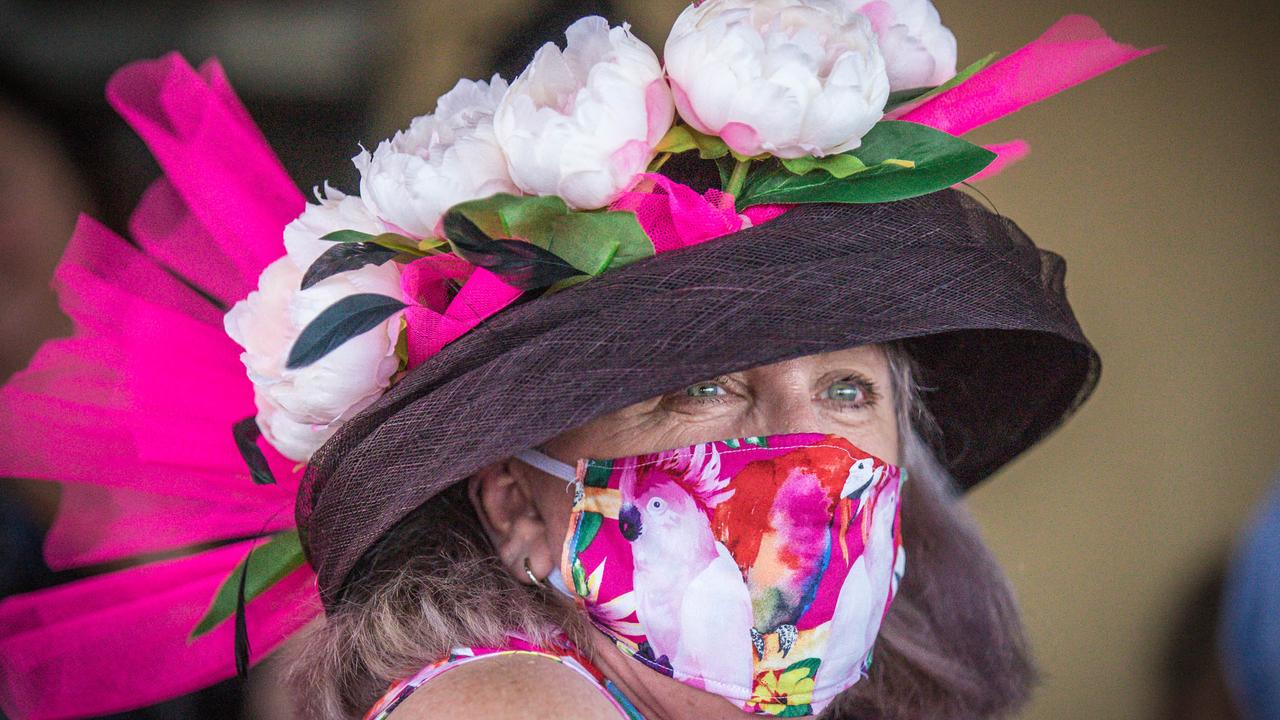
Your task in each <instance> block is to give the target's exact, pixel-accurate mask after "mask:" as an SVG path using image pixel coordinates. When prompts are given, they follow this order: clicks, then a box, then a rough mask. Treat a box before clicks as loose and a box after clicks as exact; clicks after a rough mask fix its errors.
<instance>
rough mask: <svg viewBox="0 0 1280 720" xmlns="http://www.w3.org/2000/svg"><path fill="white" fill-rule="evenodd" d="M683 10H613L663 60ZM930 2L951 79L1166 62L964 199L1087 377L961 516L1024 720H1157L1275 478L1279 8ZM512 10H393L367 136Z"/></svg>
mask: <svg viewBox="0 0 1280 720" xmlns="http://www.w3.org/2000/svg"><path fill="white" fill-rule="evenodd" d="M684 4H685V3H683V2H680V1H678V0H651V1H650V2H639V1H638V0H631V1H630V2H627V3H618V6H619V7H620V8H622V13H623V14H624V15H625V16H627V17H629V19H630V21H631V22H632V24H633V26H634V29H635V30H636V32H637V34H639V35H641V36H642V37H644V38H645V39H646V40H648V41H649V42H650V43H651V44H653V45H655V47H660V45H661V42H662V40H663V38H664V35H665V30H666V28H668V27H669V26H670V23H671V21H672V20H673V19H674V17H675V15H676V14H677V13H678V11H679V9H680V8H682V7H683V5H684ZM935 4H936V5H937V7H938V9H939V12H940V13H941V15H942V18H943V21H944V22H945V23H946V24H947V25H948V26H950V27H951V28H952V30H953V31H954V32H955V34H956V36H957V38H958V39H959V43H960V64H961V65H964V64H967V63H968V62H971V61H973V60H975V59H977V58H978V57H980V56H982V55H983V54H985V53H987V52H989V51H991V50H999V51H1002V52H1009V51H1011V50H1013V49H1016V48H1017V47H1019V46H1020V45H1021V44H1023V43H1025V42H1027V41H1029V40H1031V39H1032V38H1034V37H1036V36H1037V35H1039V34H1040V32H1041V31H1043V30H1044V29H1045V28H1047V27H1048V26H1049V25H1050V24H1051V23H1052V22H1053V21H1054V20H1056V19H1057V18H1059V17H1061V16H1062V15H1064V14H1068V13H1073V12H1075V13H1085V14H1089V15H1092V16H1093V17H1095V18H1097V19H1098V20H1099V21H1100V22H1101V23H1102V25H1103V27H1105V28H1107V29H1108V30H1109V31H1110V32H1111V34H1112V36H1113V37H1115V38H1117V39H1119V40H1121V41H1124V42H1129V43H1132V44H1135V45H1139V46H1151V45H1159V44H1163V45H1167V48H1166V49H1165V50H1164V51H1163V52H1161V53H1158V54H1156V55H1153V56H1150V57H1147V58H1144V59H1142V60H1139V61H1137V62H1136V63H1135V64H1133V65H1131V66H1126V67H1123V68H1120V69H1119V70H1117V71H1114V72H1113V73H1111V74H1108V75H1105V76H1103V77H1101V78H1099V79H1096V80H1094V81H1093V82H1091V83H1088V84H1086V85H1084V86H1082V87H1079V88H1075V89H1073V90H1070V91H1068V92H1066V93H1064V94H1063V95H1059V96H1057V97H1055V98H1052V99H1050V100H1048V101H1046V102H1044V103H1041V104H1040V105H1037V106H1034V107H1032V108H1029V109H1027V110H1024V111H1022V112H1021V113H1019V114H1017V115H1014V116H1012V117H1009V118H1006V119H1004V120H1002V121H1000V122H998V123H995V124H994V125H992V126H989V127H986V128H982V129H979V130H978V131H975V133H974V134H973V138H974V139H976V140H979V141H984V142H995V141H1000V140H1006V139H1010V138H1025V139H1026V140H1028V141H1030V143H1031V145H1032V155H1031V156H1030V158H1028V159H1027V160H1026V161H1024V162H1023V163H1022V164H1020V165H1018V166H1015V167H1014V168H1012V169H1010V170H1009V171H1007V172H1006V173H1005V174H1004V175H1002V176H1001V177H998V178H994V179H992V180H989V181H986V182H984V183H982V184H981V189H982V190H983V192H985V193H986V194H987V195H988V197H990V199H991V200H992V201H993V202H994V203H995V205H996V206H997V207H998V208H999V209H1000V210H1001V211H1002V212H1004V213H1005V214H1007V215H1009V216H1010V217H1012V218H1014V219H1015V220H1017V221H1018V222H1019V224H1020V225H1021V226H1022V227H1023V229H1025V230H1026V231H1027V232H1028V233H1029V234H1030V235H1031V237H1032V238H1034V239H1035V240H1036V241H1037V243H1039V244H1040V245H1042V246H1044V247H1048V248H1050V249H1053V250H1056V251H1058V252H1060V253H1061V254H1063V255H1064V256H1066V258H1067V260H1068V268H1069V271H1068V274H1067V285H1068V289H1069V292H1070V297H1071V298H1072V301H1073V303H1074V304H1075V307H1076V311H1077V313H1078V315H1079V317H1080V319H1081V321H1082V323H1083V325H1084V327H1085V329H1086V331H1087V332H1088V334H1089V337H1090V338H1091V339H1092V340H1093V342H1094V343H1095V344H1096V345H1097V347H1098V348H1099V350H1100V352H1101V353H1102V357H1103V366H1104V368H1103V374H1102V383H1101V386H1100V387H1099V389H1098V391H1097V393H1096V394H1095V395H1094V397H1093V399H1092V400H1091V401H1090V402H1089V403H1088V404H1087V405H1086V406H1085V407H1084V408H1083V410H1082V411H1081V413H1080V414H1079V415H1078V416H1077V417H1076V418H1075V419H1074V420H1073V421H1071V422H1070V423H1068V424H1067V425H1066V426H1065V427H1064V428H1062V429H1061V430H1060V431H1059V432H1058V433H1057V434H1056V435H1054V436H1052V437H1051V439H1050V440H1049V441H1047V442H1045V443H1044V444H1042V445H1041V446H1040V447H1039V448H1037V449H1035V450H1034V451H1032V452H1030V453H1028V454H1027V455H1026V456H1025V457H1024V458H1022V459H1020V460H1019V461H1017V462H1015V463H1014V464H1013V465H1012V466H1010V467H1009V468H1007V469H1006V470H1004V471H1003V472H1002V473H1001V474H1000V475H998V476H997V477H996V478H994V479H993V480H991V481H990V482H988V483H987V484H986V485H985V486H983V487H981V488H979V489H978V490H976V491H975V492H974V493H973V494H972V495H971V497H970V504H971V507H972V508H973V510H974V512H975V513H976V515H977V516H978V519H979V521H980V522H981V524H982V526H983V527H984V529H985V533H986V535H987V537H988V539H989V541H990V543H991V545H992V546H993V547H994V550H995V552H996V554H997V555H998V556H999V558H1000V559H1001V561H1002V562H1003V564H1004V566H1005V568H1006V570H1007V572H1008V573H1009V575H1010V577H1011V579H1012V581H1013V583H1014V585H1015V587H1016V589H1017V592H1018V596H1019V598H1020V599H1021V602H1022V605H1023V608H1024V610H1025V613H1026V618H1027V622H1028V624H1029V626H1030V630H1031V634H1032V638H1033V641H1034V642H1035V646H1036V649H1037V653H1038V657H1039V659H1040V661H1041V664H1042V667H1043V670H1044V672H1045V682H1044V684H1043V686H1042V687H1041V688H1040V690H1039V691H1038V693H1037V694H1036V696H1035V699H1034V701H1033V703H1032V705H1031V707H1030V708H1029V709H1028V711H1027V712H1026V713H1025V717H1026V718H1142V717H1155V716H1157V715H1159V714H1160V713H1161V712H1162V703H1163V702H1164V694H1165V693H1166V692H1167V688H1166V685H1167V680H1166V677H1165V675H1164V672H1165V670H1164V665H1165V663H1166V658H1165V655H1166V651H1167V646H1168V645H1169V643H1170V635H1171V634H1173V633H1174V631H1175V627H1176V626H1177V623H1178V622H1179V618H1180V617H1181V616H1182V615H1184V614H1185V612H1186V605H1187V604H1188V603H1190V602H1193V600H1194V599H1193V597H1192V593H1193V591H1194V589H1195V586H1196V585H1197V584H1198V583H1199V582H1200V581H1201V580H1202V578H1203V577H1205V575H1206V574H1207V573H1209V572H1211V571H1212V570H1213V569H1214V568H1215V567H1216V566H1217V565H1219V564H1220V563H1221V562H1222V561H1223V559H1224V558H1225V556H1226V554H1227V552H1228V550H1229V545H1230V541H1231V539H1232V537H1233V535H1234V533H1235V532H1236V531H1237V529H1238V528H1239V526H1240V524H1241V523H1242V522H1243V520H1244V519H1245V517H1246V515H1247V513H1248V512H1249V510H1250V508H1251V507H1252V505H1253V503H1255V502H1256V501H1257V500H1258V499H1259V498H1260V496H1261V494H1262V492H1263V490H1264V487H1265V486H1266V484H1267V481H1268V480H1269V478H1270V477H1271V476H1272V474H1273V473H1274V472H1275V470H1276V469H1277V467H1278V466H1280V291H1277V284H1278V281H1280V217H1278V212H1277V202H1276V199H1277V198H1276V196H1277V186H1278V185H1280V172H1278V171H1277V167H1276V160H1275V153H1274V148H1275V142H1276V140H1277V132H1276V130H1277V127H1278V126H1280V124H1278V123H1277V120H1278V119H1280V118H1278V117H1277V115H1278V113H1277V107H1278V106H1280V100H1278V99H1277V98H1278V97H1280V89H1278V88H1277V87H1276V84H1275V82H1274V80H1273V76H1274V73H1273V65H1274V61H1275V60H1276V57H1275V55H1276V53H1275V49H1274V47H1275V46H1274V43H1275V38H1276V37H1277V36H1278V35H1280V22H1277V20H1278V17H1280V5H1278V4H1276V3H1274V2H1269V3H1266V4H1264V3H1260V2H1255V3H1251V4H1250V3H1242V2H1230V1H1229V0H1228V1H1227V2H1223V3H1190V2H1173V3H1170V2H1155V1H1144V2H1126V3H1116V2H1103V1H1102V0H1078V1H1077V2H1072V3H1068V2H1065V1H1064V0H1036V1H1035V2H1026V1H1025V0H1022V1H1016V2H1015V1H1005V2H976V3H975V2H968V3H962V2H958V1H957V0H935ZM477 5H480V4H477ZM529 7H530V4H529V3H518V2H511V1H510V0H502V1H495V2H488V3H484V4H482V6H479V7H465V6H459V5H456V4H454V3H445V2H427V3H422V2H415V3H405V4H403V6H402V8H401V10H400V12H401V14H402V15H403V18H404V21H403V23H402V24H401V25H400V27H402V28H403V32H404V33H405V36H404V37H405V40H406V41H407V42H404V43H402V44H401V46H400V47H401V52H400V54H399V57H400V58H401V59H402V60H403V62H402V63H401V65H400V68H399V70H398V71H396V72H395V73H393V74H392V76H391V78H392V80H391V82H390V83H388V84H386V85H384V86H383V94H382V95H381V97H380V99H379V103H378V108H379V112H378V116H377V117H378V120H377V121H376V122H375V128H376V129H377V130H378V131H385V133H389V132H390V131H392V130H394V129H395V128H396V127H398V126H400V125H403V124H405V122H406V121H407V119H408V118H409V117H412V116H413V115H418V114H421V113H424V112H428V111H430V109H431V107H432V105H433V101H434V98H435V97H436V95H438V94H439V93H441V92H443V91H444V90H446V89H448V87H450V86H451V85H452V83H453V82H454V81H455V80H456V79H457V78H458V77H459V76H468V77H480V76H485V75H487V73H488V71H489V68H488V67H486V63H487V62H488V58H489V57H490V54H491V52H492V50H491V49H490V48H491V47H492V43H493V41H494V38H495V32H494V28H495V27H500V26H501V25H502V24H503V23H505V22H507V21H506V20H504V18H507V17H509V16H511V15H519V14H520V13H522V12H524V11H527V8H529ZM442 18H447V19H448V22H446V23H441V22H440V20H441V19H442ZM385 133H384V134H385ZM375 134H377V133H375ZM379 136H380V135H379ZM1278 553H1280V549H1278ZM1204 650H1205V651H1206V652H1207V651H1208V650H1209V648H1207V647H1206V648H1204Z"/></svg>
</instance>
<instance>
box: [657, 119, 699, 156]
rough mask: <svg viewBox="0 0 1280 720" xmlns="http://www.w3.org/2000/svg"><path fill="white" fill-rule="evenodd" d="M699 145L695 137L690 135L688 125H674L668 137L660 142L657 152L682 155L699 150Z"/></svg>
mask: <svg viewBox="0 0 1280 720" xmlns="http://www.w3.org/2000/svg"><path fill="white" fill-rule="evenodd" d="M697 147H698V145H697V143H695V142H694V141H693V135H691V134H689V127H688V126H686V125H672V126H671V129H670V130H668V131H667V134H666V135H663V136H662V139H661V140H659V141H658V145H657V147H655V148H654V151H655V152H660V153H664V152H669V153H682V152H688V151H689V150H693V149H695V148H697Z"/></svg>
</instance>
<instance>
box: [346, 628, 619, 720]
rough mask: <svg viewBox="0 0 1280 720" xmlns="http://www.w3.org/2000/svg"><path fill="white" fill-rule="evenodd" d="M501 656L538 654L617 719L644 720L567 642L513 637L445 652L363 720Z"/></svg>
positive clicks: (379, 717) (379, 718) (380, 718)
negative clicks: (591, 689)
mask: <svg viewBox="0 0 1280 720" xmlns="http://www.w3.org/2000/svg"><path fill="white" fill-rule="evenodd" d="M503 655H538V656H542V657H545V658H550V659H552V660H555V661H557V662H559V663H561V664H563V665H566V666H568V667H570V668H573V670H574V671H576V672H577V673H578V674H580V675H582V676H583V677H585V678H587V679H588V680H590V681H591V684H592V685H593V686H595V687H596V688H598V689H599V690H600V692H601V693H602V694H604V696H605V697H607V698H608V699H609V702H610V703H611V704H612V705H613V706H614V708H615V709H616V710H617V711H618V714H619V715H620V716H621V717H625V718H627V720H644V717H643V716H642V715H640V713H639V712H638V711H637V710H636V709H635V706H634V705H632V704H631V702H630V701H629V700H627V698H626V697H625V696H624V695H623V694H622V692H621V691H620V690H619V689H618V688H617V686H616V685H614V684H613V682H612V681H610V680H609V679H608V678H605V677H604V674H603V673H601V672H600V671H599V670H597V669H596V668H595V666H593V665H591V664H590V662H588V661H587V659H586V658H585V657H583V656H582V655H581V654H579V653H577V652H575V651H574V649H573V648H572V646H570V645H568V643H567V642H566V643H565V647H564V648H559V649H545V648H540V647H537V646H536V645H533V644H532V643H530V642H528V641H526V640H524V639H523V638H520V637H516V636H511V637H508V638H507V647H503V648H487V647H475V648H455V649H454V650H453V651H452V652H450V653H449V657H447V658H444V659H442V660H437V661H435V662H433V663H431V664H429V665H427V666H425V667H423V668H422V669H421V670H419V671H418V672H417V673H415V674H414V675H412V676H410V677H407V678H404V679H403V680H398V681H396V682H394V683H392V684H391V687H389V688H388V689H387V691H386V692H385V693H383V695H382V697H381V698H379V699H378V701H377V702H375V703H374V704H373V707H371V708H369V711H368V712H367V713H365V715H364V720H386V718H387V716H388V715H390V714H391V711H393V710H395V709H396V708H397V707H398V706H399V705H400V703H402V702H404V700H405V698H407V697H409V695H411V694H412V693H413V691H414V690H417V689H418V688H419V687H421V686H422V685H424V684H426V683H427V681H429V680H431V679H433V678H435V677H438V676H440V675H442V674H444V673H446V672H448V671H450V670H453V669H454V668H459V667H462V666H463V665H466V664H468V663H472V662H476V661H477V660H483V659H485V658H491V657H499V656H503Z"/></svg>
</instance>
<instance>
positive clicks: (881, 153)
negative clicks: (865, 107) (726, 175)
mask: <svg viewBox="0 0 1280 720" xmlns="http://www.w3.org/2000/svg"><path fill="white" fill-rule="evenodd" d="M852 152H853V155H855V156H856V157H857V158H858V159H859V160H861V161H862V162H863V163H864V164H866V165H867V169H866V170H863V171H861V172H858V173H855V174H853V175H850V176H848V177H845V178H836V177H832V176H831V175H828V174H827V173H807V174H805V175H796V174H794V173H792V172H790V171H788V170H787V169H786V168H785V167H783V165H782V164H781V163H780V162H776V161H773V162H769V163H765V164H764V165H763V166H761V167H760V168H758V169H756V170H755V171H754V172H753V173H751V176H750V177H748V178H747V183H746V186H745V187H744V188H743V190H742V193H741V194H740V195H739V197H738V202H737V206H738V209H739V210H741V209H743V208H748V207H751V206H753V205H763V204H766V203H817V202H835V203H874V202H891V201H894V200H904V199H906V198H912V197H916V196H918V195H924V194H927V193H931V192H935V191H938V190H942V189H944V188H948V187H951V186H952V185H955V184H956V183H958V182H962V181H964V180H967V179H969V178H970V177H973V176H974V175H975V174H977V173H978V172H979V171H981V170H982V169H983V168H985V167H986V166H987V165H989V164H990V163H991V161H992V160H994V159H995V157H996V155H995V153H993V152H991V151H989V150H986V149H984V148H981V147H979V146H977V145H974V144H973V143H970V142H968V141H966V140H962V139H960V138H958V137H955V136H954V135H949V134H947V133H945V132H942V131H940V130H935V129H933V128H930V127H926V126H924V125H920V124H918V123H911V122H902V121H899V120H885V121H882V122H879V123H877V124H876V125H875V127H873V128H871V131H870V132H869V133H867V134H866V136H865V137H863V138H862V146H861V147H859V148H858V149H856V150H854V151H852Z"/></svg>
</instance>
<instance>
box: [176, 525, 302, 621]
mask: <svg viewBox="0 0 1280 720" xmlns="http://www.w3.org/2000/svg"><path fill="white" fill-rule="evenodd" d="M246 557H249V556H246ZM251 558H252V559H251V560H250V562H249V574H248V575H247V576H246V577H245V593H244V597H245V601H246V602H247V601H249V600H253V599H254V598H256V597H258V596H259V595H261V594H262V593H263V592H265V591H266V590H267V588H269V587H271V586H272V585H275V584H276V583H278V582H280V581H281V580H283V579H284V577H285V576H286V575H288V574H289V573H291V572H293V571H294V570H296V569H297V568H298V567H299V566H300V565H302V563H303V561H304V558H303V555H302V544H301V543H300V542H299V541H298V531H297V530H290V531H288V532H282V533H277V534H276V535H274V536H272V537H271V539H270V540H268V541H267V542H265V543H262V544H261V545H258V546H256V547H254V548H253V550H252V551H251ZM244 564H245V561H244V560H241V561H240V562H239V563H238V564H237V565H236V567H235V569H234V570H232V571H231V574H230V575H228V576H227V578H226V579H225V580H223V581H222V584H221V585H219V586H218V590H217V592H215V593H214V595H213V600H212V601H211V602H210V603H209V608H208V609H207V610H205V613H204V617H202V618H200V622H198V623H196V626H195V628H193V629H192V630H191V634H190V635H188V636H187V641H188V642H190V641H192V640H195V639H196V638H198V637H200V636H201V635H204V634H205V633H207V632H209V631H210V630H212V629H214V628H215V627H217V626H218V625H219V624H220V623H221V622H222V621H223V620H226V619H227V618H229V617H231V615H232V614H233V613H235V611H236V595H237V590H238V589H239V585H240V573H241V572H242V571H243V570H244Z"/></svg>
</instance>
